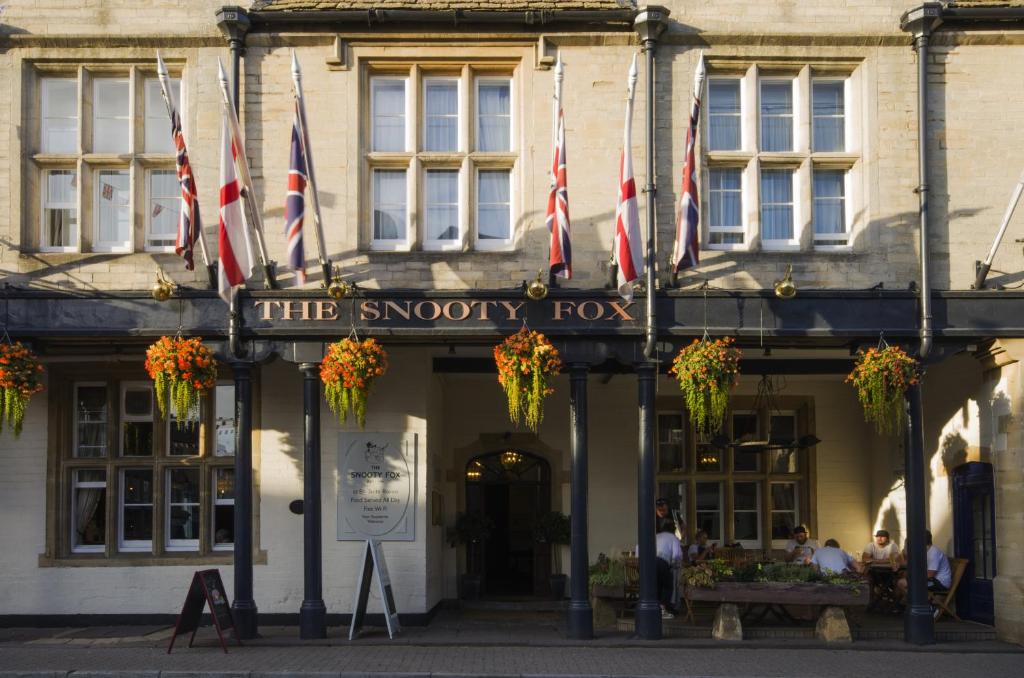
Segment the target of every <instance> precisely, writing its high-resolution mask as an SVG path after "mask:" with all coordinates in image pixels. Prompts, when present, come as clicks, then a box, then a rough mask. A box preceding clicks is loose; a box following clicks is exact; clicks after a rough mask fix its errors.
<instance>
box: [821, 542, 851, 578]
mask: <svg viewBox="0 0 1024 678" xmlns="http://www.w3.org/2000/svg"><path fill="white" fill-rule="evenodd" d="M811 565H813V566H814V567H815V568H817V570H818V571H819V572H822V573H826V574H827V573H832V574H841V573H843V572H854V571H857V570H858V569H859V567H860V564H859V563H857V561H855V560H854V559H853V557H852V556H850V554H849V553H847V552H846V551H844V550H842V549H841V548H839V542H838V541H836V540H835V539H829V540H827V541H826V542H825V546H824V548H820V549H818V550H816V551H815V552H814V555H813V556H811Z"/></svg>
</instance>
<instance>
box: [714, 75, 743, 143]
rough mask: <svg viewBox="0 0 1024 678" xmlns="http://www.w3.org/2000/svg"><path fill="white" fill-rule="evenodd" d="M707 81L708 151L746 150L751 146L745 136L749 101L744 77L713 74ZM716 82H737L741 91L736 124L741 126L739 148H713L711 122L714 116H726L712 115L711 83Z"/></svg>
mask: <svg viewBox="0 0 1024 678" xmlns="http://www.w3.org/2000/svg"><path fill="white" fill-rule="evenodd" d="M707 81H708V85H707V92H708V94H707V99H708V114H707V122H706V123H705V125H704V133H705V134H707V137H706V138H707V140H708V141H707V144H706V147H707V150H708V152H711V153H731V152H742V151H744V150H746V149H747V148H748V147H749V141H747V139H746V138H745V137H746V130H745V127H746V125H744V124H743V121H744V118H745V116H746V111H747V108H748V106H747V102H746V91H745V90H746V88H744V87H743V77H742V76H739V75H726V74H722V75H712V76H710V77H708V79H707ZM715 82H735V83H736V89H737V90H738V91H739V99H740V111H739V113H738V114H737V116H736V124H737V125H738V126H739V141H740V143H739V146H738V147H737V148H711V136H712V134H711V127H712V125H711V123H712V118H713V117H724V116H721V114H719V115H716V116H712V114H711V85H712V83H715ZM729 117H732V116H729Z"/></svg>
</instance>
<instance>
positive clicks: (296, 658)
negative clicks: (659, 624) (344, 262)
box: [0, 612, 1024, 678]
mask: <svg viewBox="0 0 1024 678" xmlns="http://www.w3.org/2000/svg"><path fill="white" fill-rule="evenodd" d="M561 620H562V618H561V615H559V614H550V615H538V614H530V615H516V614H514V613H509V612H501V613H494V614H491V615H488V614H486V613H476V614H472V615H466V614H458V613H449V612H441V613H439V614H438V615H437V617H436V618H435V619H434V620H433V622H432V623H431V624H430V625H429V626H427V627H420V628H408V629H405V630H404V631H403V632H402V633H401V634H400V635H399V636H398V637H396V638H395V639H394V640H389V639H388V636H387V633H386V632H385V631H384V630H383V629H378V628H368V629H366V630H365V631H364V633H363V634H362V635H361V636H360V637H359V638H358V639H356V640H355V641H353V642H349V641H348V640H347V632H348V629H347V628H344V629H343V628H339V627H331V628H329V629H328V638H327V639H325V640H319V641H301V640H299V638H298V628H297V627H294V626H288V627H261V628H260V633H261V637H260V638H257V639H255V640H252V641H246V643H245V646H244V647H237V646H235V645H232V646H230V647H229V650H230V652H229V654H224V652H223V651H222V650H221V649H220V647H219V645H218V643H217V639H216V634H215V632H214V631H213V629H212V627H209V626H207V627H203V628H201V629H200V631H199V633H198V634H197V638H196V646H195V647H192V648H189V647H188V646H187V645H188V638H187V637H186V638H184V639H179V640H178V641H177V643H176V645H175V648H174V652H173V654H170V655H168V654H167V644H168V641H169V640H170V636H171V629H169V628H167V627H139V626H135V627H90V628H76V629H0V678H15V677H16V676H18V677H24V678H43V677H44V676H46V677H48V678H50V677H56V676H60V677H61V678H67V677H69V676H74V678H107V677H108V676H109V677H110V678H130V677H131V676H140V677H144V678H201V677H205V676H209V677H210V678H214V677H215V676H217V677H220V676H223V677H225V678H285V677H286V676H289V677H291V676H295V677H296V678H307V677H308V678H356V677H360V678H364V677H368V676H373V677H375V678H384V677H394V678H427V677H436V678H442V677H453V676H459V677H467V676H523V677H526V676H529V677H530V678H540V677H542V676H562V677H566V676H616V677H625V676H666V675H677V676H680V675H694V676H708V677H711V676H745V677H751V678H752V677H754V676H758V677H760V676H794V677H798V678H799V677H804V676H815V677H816V676H836V677H840V678H841V677H845V676H850V677H851V678H853V677H855V678H863V676H865V675H877V673H878V670H879V668H880V667H884V670H883V672H884V673H885V674H886V675H887V676H894V677H896V676H898V677H899V678H907V677H910V676H956V677H957V678H972V677H973V676H978V677H981V676H985V677H986V678H998V677H1001V676H1018V675H1021V666H1022V665H1024V648H1021V647H1019V646H1015V645H1009V644H1005V643H999V642H993V641H988V642H960V643H940V644H936V645H931V646H927V647H915V646H910V645H907V644H905V643H903V642H900V641H860V642H857V643H854V644H852V645H847V646H843V647H842V648H841V649H829V648H826V647H825V646H824V645H822V644H820V643H817V642H801V641H792V640H790V641H780V640H773V641H757V640H747V641H744V642H742V643H735V644H722V643H716V642H713V641H707V640H685V639H672V638H669V639H665V640H661V641H641V640H637V639H635V638H632V637H630V636H628V635H627V634H625V633H617V632H610V631H604V632H600V633H599V634H598V637H597V638H596V639H594V640H591V641H572V640H567V639H566V638H565V636H564V629H563V627H562V621H561Z"/></svg>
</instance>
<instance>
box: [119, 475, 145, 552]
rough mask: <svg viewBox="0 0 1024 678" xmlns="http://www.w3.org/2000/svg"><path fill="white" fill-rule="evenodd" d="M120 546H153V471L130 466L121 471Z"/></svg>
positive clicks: (129, 548) (130, 548) (137, 548)
mask: <svg viewBox="0 0 1024 678" xmlns="http://www.w3.org/2000/svg"><path fill="white" fill-rule="evenodd" d="M120 544H121V550H122V551H149V550H151V549H152V546H153V472H152V471H151V470H148V469H128V470H125V471H124V472H123V473H122V475H121V539H120Z"/></svg>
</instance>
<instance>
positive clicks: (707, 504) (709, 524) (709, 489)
mask: <svg viewBox="0 0 1024 678" xmlns="http://www.w3.org/2000/svg"><path fill="white" fill-rule="evenodd" d="M696 489H697V526H696V528H697V529H698V530H703V531H704V532H707V534H708V540H709V541H721V539H722V484H721V483H697V488H696Z"/></svg>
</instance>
